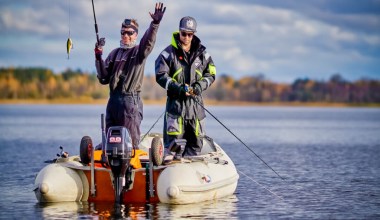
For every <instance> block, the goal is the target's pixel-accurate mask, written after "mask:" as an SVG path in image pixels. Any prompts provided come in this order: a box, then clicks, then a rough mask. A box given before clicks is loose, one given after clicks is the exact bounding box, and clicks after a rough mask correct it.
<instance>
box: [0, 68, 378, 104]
mask: <svg viewBox="0 0 380 220" xmlns="http://www.w3.org/2000/svg"><path fill="white" fill-rule="evenodd" d="M108 93H109V89H108V86H104V85H101V84H100V83H99V82H98V80H97V78H96V74H94V73H85V72H82V71H81V70H79V69H78V70H71V69H67V70H65V71H63V72H61V73H54V72H53V71H52V70H50V69H47V68H34V67H33V68H13V67H9V68H0V99H3V100H4V99H6V100H10V99H32V100H37V99H60V98H65V99H66V98H68V99H78V98H86V99H92V100H97V99H106V98H107V97H108ZM204 96H205V98H206V99H209V100H215V101H234V102H238V101H244V102H263V103H268V102H269V103H270V102H286V103H287V102H303V103H312V102H324V103H347V104H371V103H380V81H379V80H374V79H360V80H356V81H352V82H351V81H348V80H346V79H344V78H343V77H342V76H341V75H340V74H334V75H332V76H331V77H330V79H328V80H327V81H323V80H321V81H318V80H312V79H307V78H304V79H296V80H295V81H294V82H293V83H288V84H287V83H276V82H273V81H270V80H268V79H266V78H265V76H264V75H254V76H246V77H242V78H240V79H234V78H233V77H231V76H229V75H226V74H222V75H218V76H217V78H216V81H215V82H214V84H213V85H212V86H211V87H210V88H209V89H208V90H207V91H205V92H204ZM142 97H143V99H145V100H164V99H165V98H166V92H165V91H164V89H163V88H161V87H160V86H159V85H158V84H157V83H156V80H155V76H154V75H146V76H145V79H144V83H143V88H142Z"/></svg>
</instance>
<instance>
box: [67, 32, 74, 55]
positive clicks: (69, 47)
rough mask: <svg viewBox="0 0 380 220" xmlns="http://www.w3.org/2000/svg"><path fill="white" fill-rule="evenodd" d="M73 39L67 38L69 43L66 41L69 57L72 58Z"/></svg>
mask: <svg viewBox="0 0 380 220" xmlns="http://www.w3.org/2000/svg"><path fill="white" fill-rule="evenodd" d="M73 48H74V47H73V41H72V40H71V38H70V37H69V38H67V43H66V49H67V59H70V51H71V49H73Z"/></svg>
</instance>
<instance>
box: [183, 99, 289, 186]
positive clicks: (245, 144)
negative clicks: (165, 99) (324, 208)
mask: <svg viewBox="0 0 380 220" xmlns="http://www.w3.org/2000/svg"><path fill="white" fill-rule="evenodd" d="M190 97H191V98H193V100H194V101H195V102H196V103H197V104H198V105H199V106H201V107H202V108H203V109H204V110H205V111H206V112H207V113H209V114H210V115H211V116H212V117H213V118H214V119H215V120H216V121H217V122H219V124H221V125H222V126H223V127H224V128H225V129H227V131H229V132H230V133H231V134H232V135H233V136H234V137H235V138H236V139H237V140H238V141H240V143H242V144H243V145H244V146H245V147H246V148H247V149H248V150H249V151H250V152H251V153H253V154H254V155H255V156H256V157H257V158H259V159H260V160H261V162H263V163H264V164H265V165H266V166H267V167H268V168H270V169H271V170H272V171H273V172H274V173H275V174H276V175H277V176H278V177H280V178H281V179H282V180H285V179H284V178H283V177H282V176H280V174H278V173H277V172H276V171H275V170H274V169H273V168H272V167H271V166H269V165H268V164H267V163H266V162H265V161H264V160H263V159H262V158H261V157H260V156H259V155H257V154H256V153H255V152H254V151H253V150H252V149H251V148H250V147H248V146H247V145H246V144H245V143H244V142H243V141H242V140H241V139H240V138H239V137H237V136H236V135H235V134H234V133H233V132H232V131H231V130H230V129H229V128H227V126H225V125H224V124H223V123H222V122H221V121H220V120H219V119H218V118H217V117H215V116H214V115H213V114H212V113H211V112H210V111H209V110H208V109H207V108H206V107H204V106H203V105H202V104H201V103H200V102H199V101H198V100H197V98H196V97H193V96H190Z"/></svg>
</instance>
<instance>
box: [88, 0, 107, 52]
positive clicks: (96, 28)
mask: <svg viewBox="0 0 380 220" xmlns="http://www.w3.org/2000/svg"><path fill="white" fill-rule="evenodd" d="M91 2H92V12H93V13H94V21H95V33H96V41H97V43H98V46H104V44H105V41H104V38H100V39H99V31H98V23H97V22H96V15H95V6H94V0H91Z"/></svg>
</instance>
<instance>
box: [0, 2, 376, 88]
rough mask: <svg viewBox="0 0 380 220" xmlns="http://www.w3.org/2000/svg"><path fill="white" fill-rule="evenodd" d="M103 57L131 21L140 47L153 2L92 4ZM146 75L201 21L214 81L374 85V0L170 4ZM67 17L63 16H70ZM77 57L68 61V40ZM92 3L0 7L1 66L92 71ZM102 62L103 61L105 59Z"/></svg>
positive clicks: (73, 53)
mask: <svg viewBox="0 0 380 220" xmlns="http://www.w3.org/2000/svg"><path fill="white" fill-rule="evenodd" d="M94 2H95V10H96V16H97V22H98V26H99V32H100V36H103V37H105V38H106V46H105V48H104V51H105V55H107V54H108V53H109V52H110V51H111V50H112V49H114V48H116V47H118V46H119V40H120V26H121V22H122V21H123V20H124V18H136V19H137V20H138V22H139V24H140V29H139V40H140V39H141V36H142V34H143V33H144V32H145V30H146V28H147V27H148V24H149V22H150V21H151V18H150V16H149V13H148V12H149V11H151V12H153V11H154V4H155V1H151V0H138V1H136V0H94ZM162 2H163V3H164V5H165V6H166V7H167V9H166V13H165V16H164V18H163V20H162V22H161V25H160V29H159V33H158V35H157V41H156V46H155V48H154V50H153V52H152V53H151V55H150V56H149V58H148V61H147V64H146V69H145V71H146V74H154V61H155V59H156V57H157V56H158V54H159V53H160V52H161V51H162V50H163V49H164V48H165V47H166V46H167V45H168V44H169V43H170V41H171V34H172V32H173V31H176V30H178V23H179V20H180V19H181V17H183V16H187V15H189V16H192V17H194V18H195V19H196V20H197V22H198V32H197V36H198V37H199V38H200V39H201V41H202V43H203V44H204V45H205V46H206V48H207V51H208V52H209V54H210V55H211V56H212V57H213V59H214V62H215V64H216V67H217V74H228V75H230V76H233V77H235V78H240V77H242V76H247V75H257V74H260V73H261V74H264V75H265V76H266V78H267V79H270V80H272V81H276V82H292V81H293V80H295V79H297V78H306V77H307V78H310V79H316V80H328V79H329V78H330V76H331V75H332V74H335V73H340V74H341V75H342V76H343V77H344V78H346V79H348V80H357V79H360V78H363V77H365V78H372V79H380V0H360V1H359V0H263V1H256V0H229V1H227V0H171V1H169V0H167V1H162ZM69 14H70V16H69ZM69 30H70V34H71V39H72V41H73V43H74V49H73V50H72V52H71V54H70V59H69V60H68V59H67V54H66V40H67V38H68V36H69ZM95 40H96V38H95V31H94V19H93V14H92V5H91V0H22V1H21V0H1V2H0V67H8V66H16V67H19V66H23V67H36V66H38V67H47V68H50V69H52V70H53V71H55V72H60V71H63V70H65V69H67V68H72V69H78V68H79V69H81V70H83V71H90V72H94V71H95V67H94V55H93V48H94V44H95ZM104 57H105V56H104Z"/></svg>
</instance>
